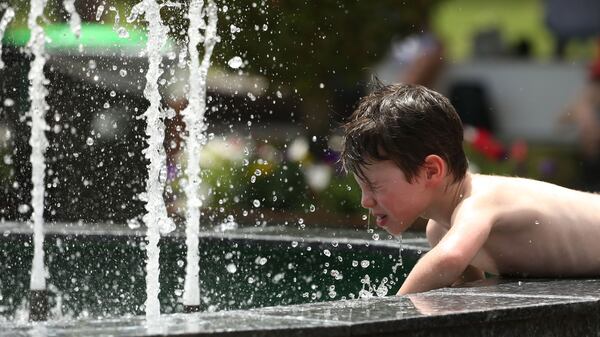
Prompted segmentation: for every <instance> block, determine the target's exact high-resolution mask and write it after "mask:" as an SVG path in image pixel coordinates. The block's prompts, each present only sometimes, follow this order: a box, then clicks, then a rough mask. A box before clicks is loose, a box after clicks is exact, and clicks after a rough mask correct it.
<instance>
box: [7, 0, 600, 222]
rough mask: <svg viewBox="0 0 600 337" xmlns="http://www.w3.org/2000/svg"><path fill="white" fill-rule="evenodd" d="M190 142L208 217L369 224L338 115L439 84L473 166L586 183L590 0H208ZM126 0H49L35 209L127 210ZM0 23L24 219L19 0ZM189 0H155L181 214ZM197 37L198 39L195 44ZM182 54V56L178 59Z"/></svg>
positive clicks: (593, 187) (25, 135) (598, 73)
mask: <svg viewBox="0 0 600 337" xmlns="http://www.w3.org/2000/svg"><path fill="white" fill-rule="evenodd" d="M218 4H219V7H220V11H219V23H218V29H219V35H220V38H221V41H220V42H219V43H218V44H217V46H216V49H215V51H214V54H213V58H212V66H211V69H210V71H209V79H208V101H207V102H208V111H207V113H206V119H207V122H208V125H209V126H208V131H207V133H208V143H207V145H206V146H205V147H204V150H203V152H202V172H203V195H204V213H203V219H204V220H202V223H203V225H204V226H215V225H216V226H218V227H219V228H223V229H227V228H231V227H235V226H237V225H238V224H250V225H258V226H264V225H269V224H277V225H281V224H293V225H294V226H300V227H302V228H303V227H304V226H307V225H311V226H312V225H327V226H350V225H351V226H357V227H364V226H367V222H368V219H367V216H366V212H365V211H364V210H361V208H360V190H359V189H358V187H357V185H356V184H355V183H354V181H353V179H352V177H348V176H346V175H345V174H344V173H343V172H341V171H340V168H339V164H338V162H337V160H338V155H339V150H340V145H341V137H340V130H339V126H340V125H341V124H342V123H343V122H344V120H345V119H346V118H347V117H348V116H349V115H350V114H351V112H352V110H353V107H354V106H355V104H356V103H357V101H358V99H359V98H360V97H361V96H362V95H365V94H366V93H368V92H369V88H370V86H371V83H373V79H374V78H378V79H379V80H381V81H383V82H386V83H394V82H408V83H419V84H422V85H426V86H428V87H430V88H433V89H435V90H438V91H440V92H441V93H443V94H444V95H446V96H448V97H449V98H450V100H451V101H452V103H453V104H454V105H455V107H456V108H457V110H458V112H459V114H460V115H461V118H462V120H463V122H464V124H465V139H466V142H465V147H466V150H467V153H468V156H469V160H470V169H471V170H472V171H474V172H481V173H487V174H503V175H516V176H522V177H530V178H535V179H540V180H544V181H550V182H553V183H557V184H560V185H563V186H567V187H572V188H577V189H583V190H587V191H598V190H600V174H599V173H598V172H600V170H599V168H600V93H599V92H600V89H599V88H598V87H599V82H600V62H599V61H598V60H599V50H598V49H599V46H600V42H599V41H600V40H599V36H598V35H599V34H600V1H597V0H572V1H566V0H502V1H500V0H487V1H476V0H422V1H392V0H380V1H367V0H353V1H341V0H336V1H334V0H331V1H308V2H304V3H300V2H298V1H291V0H262V1H258V0H257V1H254V2H252V1H245V0H232V1H226V2H225V1H218ZM133 5H135V2H134V1H130V0H121V1H119V0H112V1H110V0H106V1H100V0H98V1H97V0H77V1H76V2H75V6H76V8H77V11H78V13H79V14H80V15H81V18H82V21H83V22H84V23H83V25H84V26H83V27H82V36H81V39H76V38H75V37H74V36H73V34H72V33H71V32H70V30H69V28H68V19H69V15H68V13H67V12H66V11H65V10H64V8H63V4H62V2H60V1H50V2H49V3H48V7H47V9H46V12H45V13H46V20H45V22H43V23H42V24H43V25H44V27H45V30H46V33H47V34H48V36H49V40H48V43H47V51H48V64H47V66H46V73H47V75H46V77H47V78H48V79H49V80H50V81H49V84H48V89H49V96H48V103H49V105H50V110H49V112H48V115H47V116H48V118H47V121H48V124H49V126H50V130H49V131H48V137H49V140H50V148H49V150H48V152H47V154H46V159H47V162H48V170H47V177H46V186H47V192H46V213H45V218H46V219H47V220H48V221H56V222H62V221H81V222H113V223H119V224H120V223H123V224H125V223H126V224H127V225H128V226H129V227H131V228H137V227H139V226H140V221H141V215H142V214H143V212H144V210H143V203H142V202H141V201H140V200H139V198H138V195H139V193H141V192H143V190H144V186H145V179H146V173H145V172H146V167H145V165H146V164H147V163H146V162H145V160H144V158H143V155H142V150H143V148H144V147H145V144H144V135H143V129H144V125H145V124H144V122H143V120H141V119H139V118H138V117H139V116H140V115H141V114H142V113H143V112H144V111H145V109H146V107H147V104H148V103H147V101H146V100H145V99H144V98H143V95H142V88H143V86H144V84H145V79H144V74H145V70H146V68H147V62H146V61H145V57H144V52H143V51H144V48H145V41H146V39H147V38H146V35H145V23H144V22H138V21H134V22H132V23H128V22H127V20H125V18H126V17H127V16H128V14H129V12H130V11H131V8H132V6H133ZM9 7H10V8H12V9H14V11H15V14H16V15H15V19H14V20H12V21H11V22H10V23H9V24H8V27H7V30H6V32H5V34H4V38H3V40H2V42H3V43H2V60H3V62H4V67H3V68H0V158H2V160H1V161H0V218H2V219H4V220H11V221H12V220H18V221H26V220H28V219H29V218H30V215H31V209H30V207H29V202H30V190H31V183H30V182H29V179H30V176H31V167H30V164H29V153H30V152H31V150H30V149H29V146H28V139H29V130H28V125H27V122H28V116H27V114H26V112H27V110H28V107H29V101H28V94H27V87H28V80H27V73H28V71H29V62H30V61H31V57H30V56H29V55H28V54H27V52H26V50H25V49H26V48H25V45H26V43H27V40H28V32H27V28H26V27H27V23H26V21H27V12H28V11H29V5H28V4H27V3H25V2H23V1H17V0H8V1H7V0H3V1H2V2H1V3H0V17H2V16H3V15H5V13H6V12H7V9H8V8H9ZM186 12H187V3H186V2H179V1H171V2H165V6H164V7H163V10H162V12H161V14H162V16H163V20H164V21H165V24H167V25H168V26H169V28H170V39H171V41H170V43H169V46H167V47H166V48H165V50H164V69H165V74H164V81H162V82H161V90H162V92H163V98H164V108H165V109H166V110H168V111H169V113H168V118H167V119H166V121H165V123H166V124H167V131H168V132H167V137H166V140H165V148H166V150H167V155H168V186H167V189H166V190H165V200H166V201H167V203H168V208H169V212H170V214H171V216H172V217H173V218H175V219H179V218H181V217H182V216H183V214H185V195H184V194H183V191H182V189H181V187H180V186H181V183H182V179H185V177H184V176H183V175H182V172H183V169H184V167H185V160H184V158H183V156H182V155H181V151H180V150H181V147H182V145H183V144H182V142H181V136H180V134H181V132H182V131H183V130H184V129H185V125H184V124H183V123H182V121H181V116H180V114H179V112H180V111H181V110H182V109H183V108H185V106H186V105H187V102H186V99H185V96H186V95H185V92H186V81H185V74H186V65H185V62H182V61H181V60H182V59H185V50H184V46H185V45H186V43H187V41H185V36H186V32H187V25H188V21H187V19H186V18H185V17H184V15H183V13H186ZM200 51H201V52H202V50H200ZM184 61H185V60H184Z"/></svg>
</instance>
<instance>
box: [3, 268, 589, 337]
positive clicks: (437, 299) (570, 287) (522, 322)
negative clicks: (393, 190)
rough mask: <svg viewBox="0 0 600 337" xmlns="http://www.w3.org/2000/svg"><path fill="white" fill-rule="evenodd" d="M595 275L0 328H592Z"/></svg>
mask: <svg viewBox="0 0 600 337" xmlns="http://www.w3.org/2000/svg"><path fill="white" fill-rule="evenodd" d="M599 300H600V280H595V279H577V280H520V281H519V280H496V281H491V282H490V281H488V282H481V283H474V284H471V286H470V287H461V288H452V289H440V290H436V291H431V292H427V293H422V294H415V295H410V296H404V297H396V296H388V297H381V298H378V297H373V298H370V299H358V300H346V301H335V302H325V303H312V304H304V305H293V306H282V307H267V308H261V309H252V310H246V311H241V310H237V311H225V312H217V313H198V314H187V315H185V314H175V315H163V316H161V317H160V318H159V319H154V320H151V321H146V320H145V318H144V317H139V316H136V317H126V318H122V319H113V320H96V321H94V320H79V321H68V322H60V321H55V322H47V323H43V324H40V323H38V324H17V323H0V327H1V329H0V336H80V335H87V336H113V335H117V336H159V335H185V336H282V335H285V336H328V337H333V336H399V335H410V336H597V335H598V334H599V332H598V331H599V330H600V325H599V323H598V320H597V317H598V315H599V314H600V302H599Z"/></svg>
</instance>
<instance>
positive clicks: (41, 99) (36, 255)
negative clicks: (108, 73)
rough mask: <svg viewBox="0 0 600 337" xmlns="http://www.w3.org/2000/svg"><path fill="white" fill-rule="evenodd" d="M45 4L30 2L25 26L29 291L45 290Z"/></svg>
mask: <svg viewBox="0 0 600 337" xmlns="http://www.w3.org/2000/svg"><path fill="white" fill-rule="evenodd" d="M45 7H46V0H32V1H31V10H30V12H29V18H28V21H27V23H28V26H29V29H30V31H31V38H30V40H29V43H28V47H29V51H30V52H31V54H32V56H33V61H32V62H31V69H30V70H29V76H28V78H29V99H30V100H31V106H30V108H29V113H28V115H29V117H31V137H30V139H29V144H30V145H31V159H30V160H31V180H32V183H33V189H32V191H31V206H32V209H33V212H32V215H31V220H32V222H33V247H34V248H33V264H32V268H31V283H30V284H31V289H32V290H44V289H46V277H45V272H44V248H43V246H44V178H45V169H46V164H45V161H44V154H45V153H46V149H47V148H48V140H47V139H46V135H45V131H46V130H47V129H48V125H47V124H46V111H48V104H47V103H46V96H47V95H48V90H47V89H46V87H45V84H46V82H47V79H46V77H45V75H44V65H45V64H46V51H45V43H46V35H45V33H44V29H43V28H42V27H41V26H40V25H39V24H38V19H39V18H41V17H42V15H43V13H44V8H45Z"/></svg>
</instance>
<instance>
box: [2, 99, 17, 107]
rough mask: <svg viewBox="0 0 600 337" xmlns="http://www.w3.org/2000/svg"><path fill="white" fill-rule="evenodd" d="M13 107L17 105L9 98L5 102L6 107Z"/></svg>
mask: <svg viewBox="0 0 600 337" xmlns="http://www.w3.org/2000/svg"><path fill="white" fill-rule="evenodd" d="M13 105H15V101H14V100H13V99H10V98H7V99H5V100H4V106H5V107H11V106H13Z"/></svg>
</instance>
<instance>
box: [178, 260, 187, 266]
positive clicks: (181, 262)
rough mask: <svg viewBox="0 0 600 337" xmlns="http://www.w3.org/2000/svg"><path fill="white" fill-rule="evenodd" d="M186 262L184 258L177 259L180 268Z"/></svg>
mask: <svg viewBox="0 0 600 337" xmlns="http://www.w3.org/2000/svg"><path fill="white" fill-rule="evenodd" d="M184 264H185V262H183V260H177V266H179V268H181V267H183V265H184Z"/></svg>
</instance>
